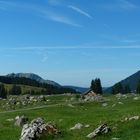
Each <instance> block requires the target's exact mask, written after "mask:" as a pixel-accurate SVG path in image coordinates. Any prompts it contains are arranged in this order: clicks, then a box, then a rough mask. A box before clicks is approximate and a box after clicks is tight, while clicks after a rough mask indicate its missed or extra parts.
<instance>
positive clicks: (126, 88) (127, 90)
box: [124, 85, 131, 94]
mask: <svg viewBox="0 0 140 140" xmlns="http://www.w3.org/2000/svg"><path fill="white" fill-rule="evenodd" d="M124 93H125V94H126V93H131V89H130V86H129V85H126V86H125V87H124Z"/></svg>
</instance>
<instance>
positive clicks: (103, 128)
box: [87, 124, 111, 138]
mask: <svg viewBox="0 0 140 140" xmlns="http://www.w3.org/2000/svg"><path fill="white" fill-rule="evenodd" d="M110 131H111V129H110V127H109V126H108V125H107V124H103V125H101V126H99V127H98V128H96V129H95V130H94V131H93V132H92V133H90V134H88V135H87V137H88V138H94V137H96V136H98V135H103V134H107V133H108V132H110Z"/></svg>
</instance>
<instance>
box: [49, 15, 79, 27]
mask: <svg viewBox="0 0 140 140" xmlns="http://www.w3.org/2000/svg"><path fill="white" fill-rule="evenodd" d="M48 19H50V20H52V21H55V22H59V23H64V24H67V25H71V26H75V27H82V26H81V25H80V24H77V23H75V22H74V21H72V20H71V19H69V18H67V17H65V16H61V15H56V14H49V15H48Z"/></svg>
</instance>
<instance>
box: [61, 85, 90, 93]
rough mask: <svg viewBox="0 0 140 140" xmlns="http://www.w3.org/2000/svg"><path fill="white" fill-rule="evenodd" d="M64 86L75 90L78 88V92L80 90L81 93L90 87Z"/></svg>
mask: <svg viewBox="0 0 140 140" xmlns="http://www.w3.org/2000/svg"><path fill="white" fill-rule="evenodd" d="M63 87H66V88H71V89H74V90H76V91H77V92H80V93H84V92H85V91H87V90H88V89H89V88H84V87H76V86H63Z"/></svg>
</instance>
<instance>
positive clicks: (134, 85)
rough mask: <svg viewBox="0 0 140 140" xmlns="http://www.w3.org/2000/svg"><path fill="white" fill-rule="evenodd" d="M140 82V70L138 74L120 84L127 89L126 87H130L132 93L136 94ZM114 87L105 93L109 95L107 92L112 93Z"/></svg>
mask: <svg viewBox="0 0 140 140" xmlns="http://www.w3.org/2000/svg"><path fill="white" fill-rule="evenodd" d="M139 81H140V70H139V71H137V72H136V73H134V74H132V75H130V76H128V77H126V78H125V79H123V80H121V81H119V82H120V83H121V84H122V86H123V87H125V86H126V85H129V86H130V89H131V92H136V88H137V85H138V82H139ZM119 82H117V83H119ZM117 83H116V84H117ZM114 85H115V84H114ZM114 85H113V86H114ZM113 86H111V87H109V88H107V89H106V90H105V93H107V92H109V93H110V92H111V91H112V88H113Z"/></svg>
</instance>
